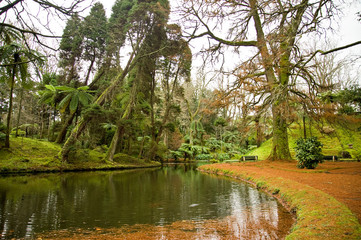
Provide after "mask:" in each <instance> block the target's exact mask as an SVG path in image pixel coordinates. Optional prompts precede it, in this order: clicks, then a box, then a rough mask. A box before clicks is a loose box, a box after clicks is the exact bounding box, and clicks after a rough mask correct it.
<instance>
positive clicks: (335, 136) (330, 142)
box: [247, 123, 361, 160]
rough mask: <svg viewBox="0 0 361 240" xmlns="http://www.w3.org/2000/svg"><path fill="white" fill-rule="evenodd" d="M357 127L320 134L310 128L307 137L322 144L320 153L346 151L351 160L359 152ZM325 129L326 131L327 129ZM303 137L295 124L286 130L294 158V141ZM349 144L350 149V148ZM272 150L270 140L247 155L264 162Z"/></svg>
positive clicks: (318, 131) (360, 141) (328, 153)
mask: <svg viewBox="0 0 361 240" xmlns="http://www.w3.org/2000/svg"><path fill="white" fill-rule="evenodd" d="M358 127H359V125H356V124H355V126H351V127H350V128H353V129H354V130H350V129H343V128H341V127H338V128H337V127H336V126H335V128H331V127H328V128H329V129H331V130H332V131H331V130H329V131H330V132H328V133H324V132H323V133H322V132H320V130H319V129H317V128H315V127H311V128H308V129H307V136H308V137H310V136H316V137H317V138H318V139H319V140H320V141H321V142H322V144H323V148H322V153H323V154H324V155H339V153H340V152H341V151H348V152H349V153H350V154H351V156H352V157H353V158H355V156H356V155H357V154H358V153H359V152H360V151H361V132H360V131H359V130H358ZM328 128H326V129H328ZM302 137H303V128H302V127H301V126H300V125H299V124H297V123H294V124H292V125H291V126H290V127H289V129H288V139H289V147H290V151H291V155H292V157H293V158H295V151H294V147H295V146H296V140H297V139H299V138H302ZM350 144H351V146H352V147H351V148H350ZM271 150H272V138H270V139H268V140H267V141H265V142H263V143H262V145H261V146H260V147H259V148H256V149H253V150H251V151H250V152H248V153H247V155H250V156H253V155H256V156H258V159H260V160H265V159H267V157H268V156H269V155H270V153H271Z"/></svg>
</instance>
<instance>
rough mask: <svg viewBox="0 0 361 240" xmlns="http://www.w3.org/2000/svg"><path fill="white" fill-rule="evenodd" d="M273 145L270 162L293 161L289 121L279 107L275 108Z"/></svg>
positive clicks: (273, 110)
mask: <svg viewBox="0 0 361 240" xmlns="http://www.w3.org/2000/svg"><path fill="white" fill-rule="evenodd" d="M272 112H273V144H272V151H271V155H270V156H269V160H272V161H279V160H281V161H291V160H292V158H291V154H290V150H289V145H288V134H287V121H286V118H285V117H284V116H283V115H282V111H280V109H279V106H273V109H272Z"/></svg>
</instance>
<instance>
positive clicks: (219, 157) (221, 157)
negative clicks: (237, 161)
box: [215, 153, 231, 161]
mask: <svg viewBox="0 0 361 240" xmlns="http://www.w3.org/2000/svg"><path fill="white" fill-rule="evenodd" d="M215 157H216V159H217V160H219V161H224V160H228V159H231V158H230V156H229V154H228V153H218V154H217V156H215Z"/></svg>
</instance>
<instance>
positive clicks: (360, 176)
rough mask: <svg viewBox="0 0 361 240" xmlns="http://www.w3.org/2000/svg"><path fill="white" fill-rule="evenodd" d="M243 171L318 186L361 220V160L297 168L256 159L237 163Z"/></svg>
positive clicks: (294, 164) (236, 165) (288, 164)
mask: <svg viewBox="0 0 361 240" xmlns="http://www.w3.org/2000/svg"><path fill="white" fill-rule="evenodd" d="M234 165H235V166H234V167H241V168H242V169H243V170H247V171H250V172H254V173H257V174H261V175H264V176H271V177H282V178H286V179H290V180H293V181H297V182H299V183H302V184H307V185H309V186H311V187H314V188H317V189H319V190H321V191H323V192H326V193H327V194H330V195H331V196H333V197H335V198H336V199H337V200H338V201H340V202H342V203H344V204H345V205H347V206H348V207H349V209H350V210H351V211H352V212H353V213H354V214H355V215H356V216H357V217H358V220H359V222H361V163H360V162H325V163H322V164H320V165H319V166H318V167H317V168H316V169H315V170H305V169H298V168H297V167H296V163H283V162H281V163H275V162H256V163H246V164H234Z"/></svg>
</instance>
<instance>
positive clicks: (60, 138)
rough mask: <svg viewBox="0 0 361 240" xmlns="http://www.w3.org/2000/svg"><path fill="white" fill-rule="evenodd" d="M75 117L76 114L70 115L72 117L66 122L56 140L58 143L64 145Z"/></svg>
mask: <svg viewBox="0 0 361 240" xmlns="http://www.w3.org/2000/svg"><path fill="white" fill-rule="evenodd" d="M74 117H75V112H73V113H72V114H70V116H69V117H68V118H67V119H66V120H65V122H64V124H63V126H62V127H61V130H60V132H59V134H58V137H57V138H56V141H55V142H56V143H59V144H60V143H63V142H64V140H65V136H66V133H67V131H68V128H69V126H70V125H71V124H72V122H73V120H74Z"/></svg>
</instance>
